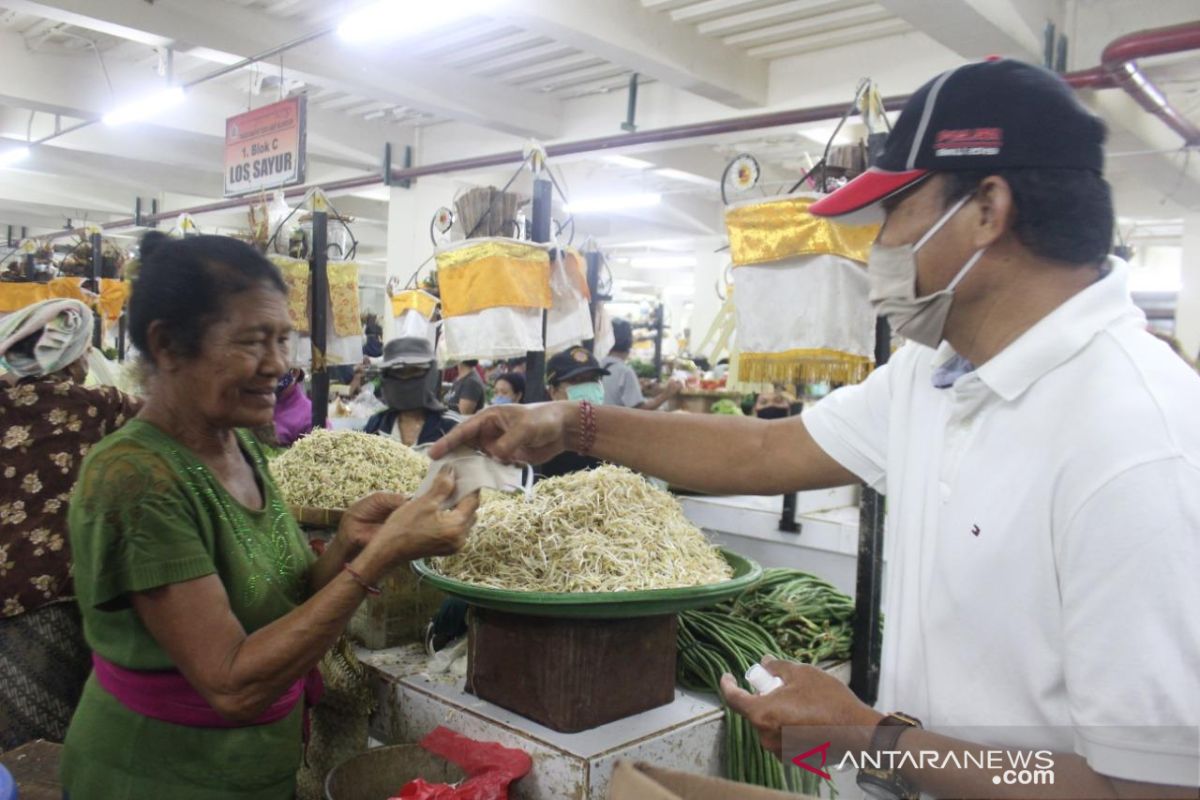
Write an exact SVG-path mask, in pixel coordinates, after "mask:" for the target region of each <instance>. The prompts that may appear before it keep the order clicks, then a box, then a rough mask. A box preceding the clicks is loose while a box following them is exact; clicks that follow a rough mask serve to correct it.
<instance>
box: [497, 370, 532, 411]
mask: <svg viewBox="0 0 1200 800" xmlns="http://www.w3.org/2000/svg"><path fill="white" fill-rule="evenodd" d="M524 399H525V376H524V375H518V374H517V373H515V372H505V373H504V374H503V375H501V376H500V377H498V378H496V382H495V383H494V384H492V405H494V406H503V405H507V404H509V403H520V402H522V401H523V400H524Z"/></svg>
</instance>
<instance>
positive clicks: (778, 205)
mask: <svg viewBox="0 0 1200 800" xmlns="http://www.w3.org/2000/svg"><path fill="white" fill-rule="evenodd" d="M814 202H816V200H815V199H814V198H812V197H787V198H784V199H782V200H770V201H767V202H765V203H755V204H753V205H744V206H737V207H735V208H731V209H729V210H728V211H726V212H725V228H726V230H727V231H728V232H729V250H730V254H731V256H732V258H733V265H734V266H735V267H745V266H750V265H761V264H769V263H772V262H775V261H782V260H784V259H788V258H794V257H795V256H806V255H836V256H842V257H843V258H848V259H850V260H851V261H857V262H859V263H860V264H866V263H867V254H868V253H870V251H871V244H872V243H873V242H874V241H875V237H876V236H878V234H879V227H880V226H879V225H842V224H839V223H837V222H834V221H832V220H829V219H825V218H823V217H814V216H813V215H812V214H809V213H808V207H809V206H810V205H812V204H813V203H814Z"/></svg>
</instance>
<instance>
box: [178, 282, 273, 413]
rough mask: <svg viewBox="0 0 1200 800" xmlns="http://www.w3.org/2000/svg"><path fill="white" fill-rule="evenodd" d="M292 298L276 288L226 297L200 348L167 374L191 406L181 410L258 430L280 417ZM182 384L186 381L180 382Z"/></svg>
mask: <svg viewBox="0 0 1200 800" xmlns="http://www.w3.org/2000/svg"><path fill="white" fill-rule="evenodd" d="M291 330H292V325H291V322H290V321H289V319H288V313H287V302H286V299H285V297H284V296H283V294H282V293H281V292H279V291H277V290H276V289H274V288H269V287H266V286H264V287H261V288H255V289H250V290H248V291H245V292H241V293H239V294H235V295H233V296H232V297H230V298H228V299H227V300H226V301H225V308H224V309H223V312H222V314H221V316H220V317H219V318H218V319H217V320H216V321H214V322H213V323H212V324H210V325H209V326H208V328H207V329H206V330H205V332H204V338H203V340H202V341H201V344H200V352H199V353H198V354H197V355H196V356H195V357H194V358H189V359H181V360H180V361H179V362H178V366H177V367H176V369H174V370H172V371H171V372H170V373H169V374H166V375H163V376H161V377H162V379H164V380H169V381H172V382H175V383H176V388H177V389H182V391H176V392H172V395H173V396H174V397H176V398H184V399H183V400H182V401H181V402H183V403H186V404H188V405H189V406H190V407H189V408H186V409H180V411H181V413H187V414H191V415H193V416H195V417H197V418H199V419H202V420H204V421H205V422H206V423H207V424H208V425H210V426H213V427H223V428H253V427H257V426H259V425H269V424H271V423H272V422H273V421H274V412H275V387H276V385H277V384H278V383H279V379H280V378H281V377H283V376H284V375H285V374H287V371H288V334H290V333H291ZM180 382H182V383H180Z"/></svg>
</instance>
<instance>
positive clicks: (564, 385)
mask: <svg viewBox="0 0 1200 800" xmlns="http://www.w3.org/2000/svg"><path fill="white" fill-rule="evenodd" d="M606 375H608V370H606V369H605V368H604V367H602V366H600V362H599V361H597V360H596V357H595V356H594V355H592V352H591V351H590V350H588V349H587V348H586V347H572V348H569V349H567V350H564V351H563V352H561V353H558V354H556V355H554V356H553V357H551V359H550V360H549V361H548V362H547V363H546V388H547V389H549V392H550V399H551V400H573V401H576V402H582V401H585V400H586V401H587V402H588V403H591V404H592V405H593V406H600V405H603V404H604V384H603V383H601V380H602V379H603V378H604V377H605V376H606ZM603 463H604V462H603V461H601V460H600V459H598V458H592V457H591V456H587V455H580V454H579V453H574V452H571V451H567V452H563V453H559V454H558V455H556V456H555V457H554V458H552V459H550V460H549V461H547V462H546V463H545V464H542V465H540V466H538V467H537V468H536V470H537V477H538V479H539V480H540V479H543V478H553V477H556V476H558V475H567V474H568V473H571V472H580V471H582V470H589V469H595V468H596V467H598V466H600V465H601V464H603Z"/></svg>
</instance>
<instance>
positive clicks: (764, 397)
mask: <svg viewBox="0 0 1200 800" xmlns="http://www.w3.org/2000/svg"><path fill="white" fill-rule="evenodd" d="M795 404H796V398H795V396H794V395H792V393H791V392H788V391H786V390H785V389H784V388H783V387H782V386H775V387H773V388H772V389H771V390H770V391H766V392H762V393H760V394H759V395H758V398H757V399H756V400H755V401H754V416H756V417H758V418H759V419H783V418H784V417H789V416H791V414H792V406H794V405H795Z"/></svg>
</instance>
